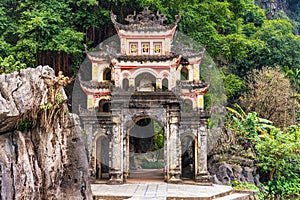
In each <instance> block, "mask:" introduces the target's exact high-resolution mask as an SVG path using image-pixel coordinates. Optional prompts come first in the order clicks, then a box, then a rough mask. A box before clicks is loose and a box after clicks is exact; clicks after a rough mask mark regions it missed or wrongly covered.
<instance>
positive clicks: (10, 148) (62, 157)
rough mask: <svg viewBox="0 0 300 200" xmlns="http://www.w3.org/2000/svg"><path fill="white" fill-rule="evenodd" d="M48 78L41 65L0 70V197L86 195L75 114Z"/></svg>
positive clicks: (82, 150) (84, 158) (84, 166)
mask: <svg viewBox="0 0 300 200" xmlns="http://www.w3.org/2000/svg"><path fill="white" fill-rule="evenodd" d="M49 80H59V79H55V76H54V71H53V70H52V69H51V68H49V67H47V66H44V67H41V66H40V67H38V68H35V69H26V70H22V71H21V72H14V73H13V74H8V75H0V166H1V174H2V185H1V193H0V194H1V198H0V199H92V197H91V188H90V184H89V180H88V177H89V174H88V161H87V153H86V149H85V145H84V143H83V141H82V139H81V129H80V126H79V119H78V117H77V116H76V115H73V114H70V113H68V111H67V109H66V107H65V105H64V104H63V103H58V102H56V103H55V102H54V101H53V99H51V97H49V95H51V94H52V93H53V92H54V89H53V87H55V84H53V82H51V84H53V85H51V84H49ZM47 81H48V82H47ZM57 88H58V89H59V90H60V87H57ZM57 88H56V89H57ZM60 93H61V94H63V92H62V91H61V90H60ZM49 103H52V104H51V105H52V107H51V108H48V109H42V108H41V107H40V105H46V104H49ZM17 128H18V129H19V130H21V131H18V130H16V129H17Z"/></svg>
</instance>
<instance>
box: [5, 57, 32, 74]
mask: <svg viewBox="0 0 300 200" xmlns="http://www.w3.org/2000/svg"><path fill="white" fill-rule="evenodd" d="M24 68H26V64H24V63H21V62H20V61H18V60H16V59H15V58H14V56H13V55H9V56H8V57H5V58H4V59H2V58H1V57H0V74H7V73H11V72H14V71H20V70H21V69H24Z"/></svg>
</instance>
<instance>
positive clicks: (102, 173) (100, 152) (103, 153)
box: [96, 136, 109, 179]
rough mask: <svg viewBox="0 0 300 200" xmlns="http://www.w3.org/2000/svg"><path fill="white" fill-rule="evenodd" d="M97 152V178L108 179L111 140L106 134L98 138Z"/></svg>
mask: <svg viewBox="0 0 300 200" xmlns="http://www.w3.org/2000/svg"><path fill="white" fill-rule="evenodd" d="M96 145H97V152H96V178H97V179H108V178H109V175H108V172H109V167H108V165H109V164H108V162H109V158H108V156H109V142H108V138H107V137H106V136H102V137H100V138H98V140H97V144H96Z"/></svg>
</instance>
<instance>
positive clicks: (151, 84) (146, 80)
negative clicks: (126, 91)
mask: <svg viewBox="0 0 300 200" xmlns="http://www.w3.org/2000/svg"><path fill="white" fill-rule="evenodd" d="M134 82H135V88H136V89H137V90H138V91H144V92H145V91H146V92H151V91H155V90H156V77H155V76H153V75H152V74H150V73H149V72H144V73H142V74H140V75H138V76H137V77H136V78H135V80H134Z"/></svg>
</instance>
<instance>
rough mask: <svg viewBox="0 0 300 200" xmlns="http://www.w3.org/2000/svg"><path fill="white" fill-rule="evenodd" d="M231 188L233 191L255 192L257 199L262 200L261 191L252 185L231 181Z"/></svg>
mask: <svg viewBox="0 0 300 200" xmlns="http://www.w3.org/2000/svg"><path fill="white" fill-rule="evenodd" d="M231 186H232V187H233V189H234V190H255V191H257V193H258V198H259V199H262V200H263V199H264V195H263V193H262V191H261V190H260V189H259V188H258V187H257V186H256V185H254V184H251V183H244V182H239V181H232V182H231Z"/></svg>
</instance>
